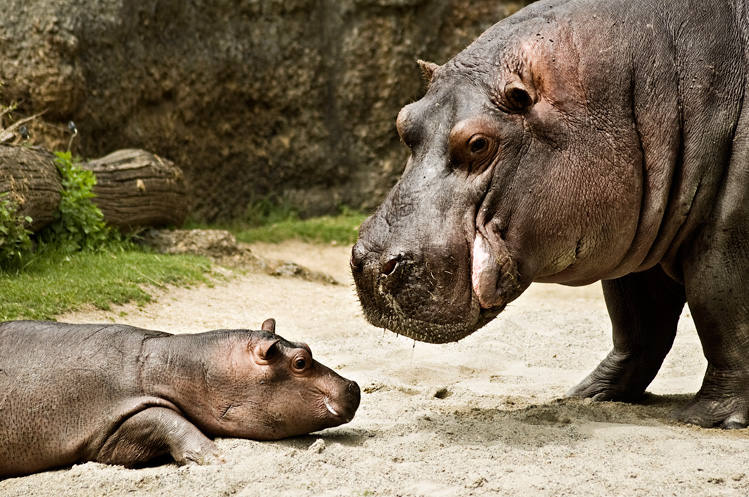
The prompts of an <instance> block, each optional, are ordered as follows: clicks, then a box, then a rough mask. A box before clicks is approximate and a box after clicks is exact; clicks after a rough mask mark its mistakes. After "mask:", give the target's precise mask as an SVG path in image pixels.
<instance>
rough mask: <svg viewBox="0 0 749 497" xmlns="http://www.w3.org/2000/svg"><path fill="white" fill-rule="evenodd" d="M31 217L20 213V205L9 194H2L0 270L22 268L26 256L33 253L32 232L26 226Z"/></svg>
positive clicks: (0, 201)
mask: <svg viewBox="0 0 749 497" xmlns="http://www.w3.org/2000/svg"><path fill="white" fill-rule="evenodd" d="M30 223H31V218H30V217H29V216H22V215H21V214H19V213H18V205H17V204H16V202H13V201H12V200H10V198H9V192H3V193H0V269H9V268H10V267H13V266H14V265H17V266H21V265H22V263H23V259H24V255H25V254H27V253H28V252H29V251H31V248H32V244H31V239H30V238H29V235H30V234H31V232H30V231H29V230H27V229H26V225H27V224H30Z"/></svg>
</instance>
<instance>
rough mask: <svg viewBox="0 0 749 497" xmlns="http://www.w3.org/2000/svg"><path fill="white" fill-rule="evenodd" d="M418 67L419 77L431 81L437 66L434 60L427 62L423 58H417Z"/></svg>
mask: <svg viewBox="0 0 749 497" xmlns="http://www.w3.org/2000/svg"><path fill="white" fill-rule="evenodd" d="M416 62H418V64H419V67H421V77H422V78H424V81H426V82H427V83H431V82H432V77H434V71H435V70H436V69H437V68H438V67H439V66H438V65H437V64H435V63H434V62H427V61H425V60H421V59H419V60H417V61H416Z"/></svg>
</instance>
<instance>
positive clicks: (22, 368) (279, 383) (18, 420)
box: [0, 319, 360, 478]
mask: <svg viewBox="0 0 749 497" xmlns="http://www.w3.org/2000/svg"><path fill="white" fill-rule="evenodd" d="M274 328H275V322H274V321H273V320H271V319H269V320H267V321H266V322H265V323H263V331H249V330H216V331H210V332H206V333H198V334H185V335H171V334H169V333H163V332H160V331H150V330H144V329H140V328H134V327H131V326H124V325H98V324H97V325H93V324H89V325H71V324H63V323H52V322H38V321H10V322H6V323H0V478H3V477H9V476H18V475H24V474H29V473H34V472H37V471H43V470H46V469H50V468H55V467H60V466H66V465H71V464H74V463H80V462H84V461H98V462H102V463H111V464H122V465H125V466H134V465H138V464H141V463H144V462H146V461H148V460H150V459H152V458H154V457H156V456H159V455H162V454H170V455H171V456H172V457H173V458H174V460H175V461H177V462H178V463H180V464H184V463H187V462H197V463H201V464H203V463H210V462H215V461H220V460H221V459H222V456H221V455H220V454H219V452H218V449H217V447H216V445H215V444H214V443H213V442H212V441H211V440H210V439H209V438H208V437H207V436H206V435H208V436H223V437H242V438H251V439H256V440H273V439H279V438H283V437H289V436H293V435H299V434H303V433H309V432H311V431H316V430H320V429H323V428H328V427H331V426H337V425H340V424H343V423H347V422H348V421H351V419H352V418H353V417H354V413H355V412H356V409H357V407H358V406H359V395H360V394H359V387H358V385H357V384H356V383H354V382H353V381H349V380H347V379H345V378H342V377H341V376H339V375H337V374H336V373H335V372H333V371H331V370H330V369H328V368H327V367H325V366H323V365H322V364H320V363H318V362H317V361H315V360H313V359H312V354H311V352H310V350H309V347H307V345H305V344H297V343H292V342H288V341H286V340H284V339H283V338H281V337H280V336H278V335H275V334H274Z"/></svg>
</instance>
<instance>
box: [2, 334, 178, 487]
mask: <svg viewBox="0 0 749 497" xmlns="http://www.w3.org/2000/svg"><path fill="white" fill-rule="evenodd" d="M163 335H166V334H165V333H161V332H153V331H148V330H141V329H138V328H133V327H129V326H120V325H68V324H63V323H55V322H38V321H10V322H5V323H0V477H3V476H10V475H14V474H22V473H28V472H32V471H36V470H39V469H46V468H49V467H53V466H60V465H67V464H73V463H75V462H77V461H79V460H80V459H81V456H82V455H83V453H84V452H85V451H86V450H87V449H88V448H89V447H92V446H96V443H97V440H99V439H101V438H103V437H106V436H107V435H108V434H109V431H110V430H112V427H113V425H114V424H116V423H117V422H118V421H117V419H118V418H119V417H120V416H121V415H122V413H123V412H125V411H128V410H131V409H132V405H134V404H137V402H139V401H140V400H139V397H140V396H141V395H140V391H139V355H140V350H141V347H142V344H143V342H144V341H145V339H146V338H149V337H156V336H163Z"/></svg>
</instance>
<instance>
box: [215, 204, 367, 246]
mask: <svg viewBox="0 0 749 497" xmlns="http://www.w3.org/2000/svg"><path fill="white" fill-rule="evenodd" d="M366 217H367V216H366V214H362V213H360V212H355V211H346V212H344V213H341V214H340V215H338V216H321V217H313V218H310V219H299V218H298V217H297V216H296V215H291V216H289V217H287V218H286V219H281V220H275V221H272V222H268V223H267V224H263V225H262V226H255V227H242V226H234V227H230V228H229V229H230V230H231V231H232V232H233V233H234V236H236V237H237V240H238V241H240V242H246V243H252V242H269V243H279V242H282V241H284V240H302V241H305V242H311V243H340V244H349V245H353V244H354V243H355V242H356V237H357V236H358V234H359V227H360V226H361V223H362V222H363V221H364V219H366Z"/></svg>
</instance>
